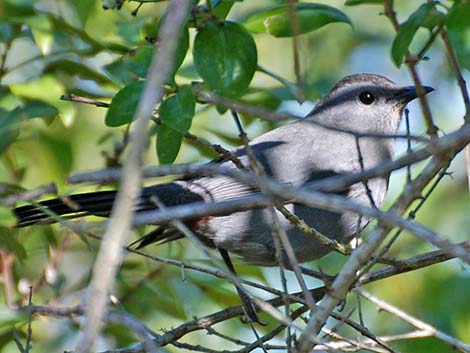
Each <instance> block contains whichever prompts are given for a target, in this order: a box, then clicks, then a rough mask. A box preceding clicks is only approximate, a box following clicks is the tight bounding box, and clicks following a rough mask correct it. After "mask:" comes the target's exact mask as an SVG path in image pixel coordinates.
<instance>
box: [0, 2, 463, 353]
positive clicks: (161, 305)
mask: <svg viewBox="0 0 470 353" xmlns="http://www.w3.org/2000/svg"><path fill="white" fill-rule="evenodd" d="M110 3H112V1H110ZM279 3H283V2H281V1H274V0H273V1H261V0H259V1H242V2H236V3H235V4H234V6H233V8H232V9H231V11H230V13H229V15H228V19H230V20H233V21H235V22H241V23H243V21H244V19H245V18H247V16H249V15H250V14H252V13H253V12H254V11H256V10H257V9H264V8H266V7H267V6H271V5H275V4H279ZM317 3H323V4H327V5H330V6H334V7H336V8H338V9H340V10H341V11H343V12H344V13H345V14H346V15H347V16H348V17H349V18H350V19H351V21H352V26H349V25H348V24H345V23H332V24H329V25H327V26H325V27H323V28H321V29H319V30H316V31H314V32H311V33H307V34H304V35H301V36H300V37H298V40H299V49H300V50H299V52H300V69H301V76H302V78H303V80H304V81H305V87H306V91H305V98H306V99H305V102H304V103H303V104H299V103H298V101H297V100H296V99H295V96H294V95H293V94H292V92H290V91H289V89H287V88H286V86H285V85H282V84H280V83H279V82H278V81H276V80H275V79H273V77H271V76H269V75H266V74H264V73H262V72H257V73H256V74H255V76H254V79H253V81H252V83H251V85H250V90H249V91H248V93H247V94H246V95H245V96H243V97H242V98H241V99H242V100H244V101H246V102H248V103H252V104H254V105H256V106H262V107H265V108H267V109H270V110H276V109H280V110H283V111H288V112H291V113H295V114H298V115H304V114H306V113H308V111H309V110H310V109H311V108H312V106H313V103H314V102H315V100H317V99H318V98H319V97H320V96H322V95H323V94H324V93H326V92H327V91H328V90H329V88H331V86H332V85H333V84H334V83H335V82H336V81H337V80H339V79H340V78H342V77H343V76H345V75H347V74H352V73H361V72H371V73H377V74H382V75H385V76H387V77H389V78H390V79H392V80H393V81H395V82H397V83H399V84H403V85H411V84H412V81H411V79H410V77H409V75H408V72H407V70H406V68H405V67H404V66H402V67H401V68H397V67H396V66H395V65H394V64H393V62H392V60H391V58H390V50H391V44H392V41H393V39H394V37H395V32H394V30H393V28H392V26H391V24H390V23H389V21H388V20H387V18H386V17H385V16H383V15H382V14H381V13H382V12H383V8H382V6H377V5H368V4H365V5H361V6H345V5H344V1H317ZM138 4H139V3H138V2H134V1H130V2H125V3H124V5H123V7H122V8H121V9H120V10H117V9H109V10H106V11H105V10H104V9H103V6H102V5H103V3H102V2H100V1H93V0H80V1H75V0H42V1H34V0H2V2H0V64H1V65H2V66H1V67H0V113H1V114H2V115H0V121H3V122H2V123H1V124H2V125H3V126H7V125H8V126H10V125H11V128H10V129H4V130H2V132H1V135H0V145H1V146H0V147H1V148H2V152H1V155H0V180H1V181H2V182H4V183H8V184H10V187H12V188H16V187H23V188H35V187H37V186H39V185H42V184H46V183H49V182H51V181H52V182H55V183H56V184H57V185H58V186H59V191H60V193H61V194H67V193H73V192H79V191H80V192H81V191H85V190H94V189H96V188H97V186H88V187H83V186H76V185H67V183H66V180H67V177H68V176H69V175H70V174H71V173H73V172H79V171H88V170H97V169H103V168H106V167H107V166H112V165H114V164H116V163H115V162H116V161H114V160H113V158H112V157H113V156H116V154H115V151H116V150H117V149H119V147H120V146H121V144H122V140H123V136H124V135H125V132H126V127H125V126H124V127H120V128H110V127H107V126H106V125H105V123H104V117H105V114H106V109H105V108H99V107H95V106H92V105H85V104H79V103H73V102H67V101H63V100H60V99H59V97H60V96H61V95H63V94H70V93H74V94H78V95H81V96H85V97H89V98H93V99H97V100H100V101H105V102H109V101H110V100H111V98H112V97H113V96H114V95H115V94H116V92H117V91H118V90H119V89H120V88H121V87H123V85H124V83H125V79H123V77H124V76H120V75H118V74H117V73H116V70H118V69H119V68H120V66H122V65H123V60H125V58H126V57H128V55H129V51H130V50H132V49H136V48H139V47H142V46H144V45H145V44H146V40H145V38H146V37H147V38H148V37H154V36H155V35H156V28H157V23H158V20H159V18H160V17H161V15H162V14H163V13H164V10H165V8H166V6H167V3H166V2H164V1H161V2H156V3H151V2H150V3H144V4H143V5H142V7H141V8H140V9H139V10H138V13H137V16H133V15H132V11H134V10H135V9H136V8H137V6H138ZM395 4H396V11H397V16H398V19H399V21H400V22H401V21H404V20H406V19H407V18H408V16H409V15H410V14H411V13H412V12H413V11H415V10H416V8H417V7H418V6H419V5H421V2H420V1H405V0H402V1H396V2H395ZM444 4H445V5H446V6H451V5H452V2H450V1H447V2H444ZM195 32H196V31H195V29H194V28H191V29H190V31H189V33H190V38H191V39H190V50H189V51H188V54H187V55H186V57H185V60H184V62H183V64H182V67H181V68H180V70H179V71H178V72H177V74H176V76H175V81H176V82H177V83H178V84H180V85H181V84H185V83H190V82H191V81H193V80H197V79H198V77H197V74H196V71H195V69H194V65H193V61H192V56H191V48H192V43H193V41H192V39H193V38H194V36H195ZM254 38H255V42H256V46H257V52H258V65H260V66H262V67H263V68H264V69H267V70H269V71H271V72H274V73H275V74H276V75H279V76H280V77H282V78H284V79H286V80H288V81H291V82H295V81H296V76H295V72H294V62H293V49H292V48H293V44H292V38H275V37H273V36H270V35H269V34H266V33H261V34H254ZM427 38H428V32H427V31H426V30H424V29H420V30H419V31H418V33H417V36H416V37H415V38H414V40H413V43H412V45H411V51H413V50H419V49H418V48H421V47H422V45H423V43H425V41H426V40H427ZM427 57H428V58H429V60H426V61H423V62H421V63H420V64H419V66H418V71H419V73H420V76H421V78H422V80H423V83H424V84H426V85H430V86H433V87H434V88H435V89H436V91H435V92H433V93H432V94H431V95H430V96H429V100H430V104H431V108H432V112H433V114H434V118H435V122H436V125H437V126H439V128H440V129H441V130H442V131H443V132H450V131H453V130H454V129H456V128H457V127H459V126H460V125H461V124H462V122H463V118H462V117H463V115H464V107H463V103H462V100H461V97H460V95H459V90H458V86H457V83H456V80H455V78H454V77H453V76H452V73H451V70H450V68H449V64H448V62H447V59H446V56H445V52H444V50H443V48H442V43H441V42H440V41H437V42H436V43H435V44H434V46H433V47H432V48H431V50H430V51H429V53H428V54H427ZM464 74H465V77H466V78H467V79H468V78H470V77H469V75H468V72H467V71H465V72H464ZM14 109H18V110H17V111H16V112H17V116H20V115H21V116H22V117H23V118H22V119H23V121H22V123H21V124H20V123H18V120H17V121H16V123H14V124H13V123H12V124H10V123H9V122H8V119H9V118H8V115H7V113H6V112H11V111H14ZM409 109H410V120H411V130H412V133H413V134H416V135H420V134H423V133H424V132H425V127H424V124H423V120H422V117H421V111H420V109H419V106H418V104H417V102H414V103H411V104H410V105H409ZM196 111H197V114H196V115H195V117H194V119H193V122H192V126H191V129H190V132H191V133H193V134H195V135H197V136H200V137H203V138H205V139H207V140H209V141H211V142H213V143H221V144H222V145H223V146H225V147H227V148H232V147H235V146H237V145H238V144H239V140H238V137H237V130H236V126H235V124H234V123H233V120H232V118H231V115H230V114H229V113H225V114H219V113H218V112H217V110H216V109H214V108H213V107H211V108H208V107H207V106H205V105H198V106H197V107H196ZM37 117H39V118H37ZM243 122H244V126H245V128H246V130H247V132H248V136H249V137H251V138H253V137H255V136H257V135H258V134H261V133H262V132H264V131H266V130H269V129H271V128H272V127H274V126H275V124H274V123H270V122H266V121H262V120H260V119H257V118H255V117H246V116H245V117H243ZM9 124H10V125H9ZM402 125H403V127H402V128H401V129H400V131H401V132H405V128H404V124H402ZM2 144H5V146H3V145H2ZM154 144H155V139H154V138H153V139H152V141H151V146H149V148H148V153H147V155H146V164H147V165H155V164H158V159H157V156H156V154H155V147H154ZM405 152H406V144H405V142H403V141H399V142H398V151H397V153H398V154H399V155H401V154H403V153H405ZM118 157H119V155H118ZM213 157H216V155H215V154H214V153H213V152H212V151H209V150H207V149H205V148H201V147H198V146H196V145H195V144H194V143H190V142H187V141H185V142H184V143H183V145H182V148H181V150H180V152H179V154H178V157H177V160H176V163H186V162H197V161H206V160H209V159H211V158H213ZM119 162H120V159H119V158H118V161H117V165H119ZM464 163H465V161H464V158H463V156H462V155H459V156H458V157H457V158H456V159H455V160H454V161H453V163H452V165H451V167H450V171H451V172H452V177H445V178H444V180H443V182H442V183H441V184H440V185H439V187H438V188H437V190H435V192H434V193H433V194H432V196H431V197H430V198H429V200H428V201H427V202H426V204H425V206H424V207H423V209H422V210H421V211H420V212H419V214H418V217H417V220H418V221H419V222H421V223H423V224H425V225H426V226H428V227H430V228H432V229H434V230H435V231H436V232H438V233H439V234H443V235H445V236H448V237H449V239H451V240H452V241H453V242H458V241H463V240H468V239H469V235H470V207H469V205H470V204H469V192H468V187H467V184H466V174H465V164H464ZM421 167H422V165H418V166H415V167H413V172H414V174H415V175H416V173H417V172H418V171H419V170H420V168H421ZM147 182H155V180H151V181H147ZM404 182H405V174H404V172H396V173H394V174H393V176H392V179H391V186H390V192H389V194H388V197H387V199H388V200H389V203H390V202H391V201H392V200H394V199H395V197H396V196H397V195H398V194H399V193H400V192H401V191H402V190H403V186H404ZM9 212H10V210H9V209H7V208H0V221H1V222H2V223H1V225H2V226H1V228H0V230H1V232H0V246H1V247H2V248H3V250H2V254H3V255H2V258H3V260H5V259H9V260H11V261H12V275H13V283H14V285H15V287H14V288H12V289H11V290H10V293H9V294H8V293H7V289H6V288H5V286H4V290H3V291H0V296H1V297H2V300H0V302H1V304H0V350H1V351H2V352H16V351H18V350H17V347H16V345H15V343H14V341H13V328H14V327H15V328H16V333H17V334H18V337H19V339H20V340H23V342H24V339H25V336H26V324H25V321H24V320H23V319H18V320H16V319H14V318H13V319H12V317H11V316H10V314H9V313H10V312H9V311H8V305H7V301H9V300H11V299H14V302H16V303H18V304H21V305H25V304H27V296H28V291H29V290H28V287H29V285H33V286H34V292H33V302H34V303H35V304H51V305H73V304H79V303H81V302H82V301H83V299H84V295H85V289H86V285H87V284H88V281H89V277H90V268H91V266H92V263H93V259H94V256H95V254H96V251H97V248H98V246H99V244H98V242H97V241H95V240H93V239H89V240H88V244H87V243H86V242H84V241H83V240H81V239H80V238H79V237H77V236H76V235H74V234H71V233H70V231H68V230H67V229H65V228H64V227H62V226H58V225H53V226H44V227H32V228H26V229H21V230H11V229H10V227H11V225H12V222H13V220H12V216H11V214H10V213H9ZM136 233H137V234H134V235H133V236H132V237H133V239H134V238H136V237H138V236H139V235H142V234H143V233H144V230H139V231H137V232H136ZM430 249H431V248H430V247H429V246H428V245H427V244H424V243H423V242H422V241H421V240H419V239H418V238H416V237H415V236H413V235H411V234H408V233H406V232H404V233H403V234H402V235H401V237H400V238H399V240H398V241H397V242H396V244H395V245H394V246H393V247H392V249H391V252H390V255H392V256H396V257H398V258H405V257H409V256H413V255H416V254H419V253H423V252H425V251H428V250H430ZM146 251H148V252H150V253H151V254H154V255H158V256H162V257H168V258H175V259H181V260H184V261H186V262H189V263H196V264H199V265H204V266H209V267H210V266H211V264H210V262H208V261H207V260H205V259H204V257H203V255H202V254H201V253H200V252H199V251H198V250H197V249H196V248H195V247H194V246H193V245H192V244H190V242H189V241H186V240H182V241H178V242H177V243H174V244H168V245H164V246H160V247H150V248H148V249H147V250H146ZM344 262H345V258H344V257H343V256H341V255H338V254H331V255H329V256H327V257H325V258H323V259H322V260H320V261H317V262H316V263H313V264H307V266H308V267H311V268H316V269H318V268H321V269H322V270H323V271H325V272H326V273H329V274H334V273H336V272H337V271H338V270H339V269H340V268H341V266H342V264H344ZM5 265H6V264H5V263H3V267H2V268H5ZM236 266H237V269H238V271H239V274H240V275H241V276H242V277H244V278H247V279H253V280H256V281H260V282H262V283H267V284H269V285H271V286H273V287H275V288H278V289H282V287H281V284H280V280H279V272H278V270H277V269H274V268H273V269H270V268H268V269H264V268H263V269H259V268H254V267H253V266H247V265H243V264H242V263H240V262H237V263H236ZM182 271H183V272H184V277H183V276H182ZM469 275H470V272H469V269H468V267H465V266H464V265H463V264H462V263H461V262H459V261H457V260H452V261H449V262H447V263H443V264H439V265H435V266H431V267H429V268H426V269H423V270H420V271H415V272H412V273H408V274H403V275H399V276H395V277H393V278H390V279H386V280H382V281H379V282H377V283H374V284H370V285H368V286H366V289H367V290H369V291H371V292H372V293H374V294H375V295H377V296H379V297H381V298H383V299H384V300H386V301H389V302H391V303H392V304H394V305H396V306H398V307H399V308H401V309H403V310H405V311H407V312H409V313H410V314H412V315H415V316H417V317H418V318H421V319H422V320H425V321H427V322H429V323H430V324H432V325H435V326H436V327H437V328H439V329H440V330H442V331H445V332H447V333H448V334H450V335H453V336H455V337H457V338H458V339H461V340H464V341H467V342H468V341H470V295H469V291H470V279H469ZM3 279H5V277H3ZM307 283H308V285H309V286H312V287H313V286H315V285H319V284H320V283H319V282H317V281H314V280H308V281H307ZM288 286H289V290H290V291H296V290H299V288H298V285H297V283H296V281H295V278H294V277H293V276H291V275H290V274H289V275H288ZM256 293H257V294H259V295H260V296H261V297H264V298H269V296H267V295H266V293H264V292H256ZM8 296H10V298H8ZM116 297H117V298H119V299H120V300H121V302H122V305H123V306H124V307H125V308H126V310H128V311H129V312H131V313H132V314H134V315H135V316H136V317H138V318H139V319H140V320H142V321H143V322H144V323H145V324H146V325H148V326H149V327H150V328H151V329H153V330H155V331H157V332H161V331H160V330H162V329H170V328H171V327H175V326H177V325H179V324H181V323H183V322H185V321H188V320H191V319H192V318H193V317H200V316H203V315H206V314H209V313H212V312H214V311H217V310H221V309H224V308H226V307H228V306H230V305H238V304H239V299H238V297H237V295H236V292H235V291H234V288H233V286H232V285H231V284H230V283H228V282H226V281H222V280H219V279H216V278H213V277H211V276H209V275H206V274H201V273H197V272H193V271H189V270H184V269H183V270H182V269H181V268H179V267H176V266H168V265H163V264H159V263H156V262H153V261H150V260H145V259H143V258H141V257H139V256H136V255H132V254H128V255H126V259H125V262H124V264H123V266H122V269H121V271H120V272H119V275H118V279H117V285H116ZM10 304H12V303H10ZM362 304H363V305H362V310H363V316H364V319H365V324H366V326H367V327H368V328H369V329H371V330H372V331H373V332H374V333H375V334H377V335H392V334H397V333H402V332H406V331H408V330H410V329H411V327H409V326H408V325H407V324H405V323H403V322H401V321H400V320H398V319H396V318H394V317H392V316H390V315H388V314H386V313H379V312H377V310H376V308H375V307H374V305H371V304H369V303H367V302H365V301H363V303H362ZM356 306H357V302H356V299H355V298H354V296H353V295H350V297H349V300H348V303H347V307H346V309H345V311H344V312H347V311H348V310H349V309H350V308H353V307H356ZM2 312H3V313H4V315H2V314H1V313H2ZM2 317H3V318H2ZM353 318H354V319H357V310H356V312H355V313H354V314H353ZM263 319H265V321H267V322H269V323H270V325H269V326H268V327H266V328H260V331H261V332H264V330H269V329H272V327H274V325H275V324H276V323H275V320H274V319H271V318H269V317H267V316H263ZM80 322H81V318H73V319H68V318H63V319H57V318H53V317H39V318H35V319H34V320H33V325H32V332H33V335H32V345H33V348H32V350H31V352H62V351H64V350H71V349H73V348H74V343H75V342H76V339H77V335H78V328H79V324H80ZM216 328H217V329H218V330H220V331H223V332H225V333H226V334H229V335H231V336H233V337H238V338H240V339H245V340H247V341H253V340H254V337H253V334H252V332H251V331H250V330H249V328H247V327H246V326H245V325H242V324H241V323H240V322H239V320H231V321H229V322H227V323H224V324H222V325H218V326H216ZM345 332H346V333H348V332H349V334H351V332H350V331H348V330H347V329H345ZM353 335H355V334H354V333H353ZM281 339H282V337H280V340H279V341H278V343H282V341H281ZM137 340H138V337H136V336H135V335H134V334H133V333H132V332H129V331H128V330H127V329H124V328H123V327H120V326H117V325H109V326H107V327H106V331H105V334H104V335H103V338H102V340H101V341H100V342H99V345H98V347H97V350H98V351H100V350H103V349H109V348H113V347H123V346H126V345H128V344H130V343H132V342H135V341H137ZM184 341H188V342H191V343H193V344H197V343H200V344H204V345H206V346H210V347H213V348H214V349H218V347H220V344H221V342H223V344H224V347H225V349H236V346H235V345H233V346H230V345H229V344H227V343H226V341H221V340H220V339H218V338H217V337H215V336H209V335H206V334H205V333H204V332H199V333H196V334H192V335H190V336H188V337H185V339H184ZM394 346H395V347H397V349H399V350H401V351H403V352H430V351H432V352H451V351H453V350H452V349H451V348H450V347H448V346H444V345H443V344H441V343H439V342H438V341H437V340H435V339H431V338H429V339H413V340H407V341H401V342H398V343H396V344H394ZM168 349H169V350H170V351H177V349H175V348H174V347H168Z"/></svg>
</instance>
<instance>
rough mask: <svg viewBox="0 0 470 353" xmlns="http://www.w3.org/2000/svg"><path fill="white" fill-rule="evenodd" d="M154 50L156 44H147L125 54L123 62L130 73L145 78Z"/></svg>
mask: <svg viewBox="0 0 470 353" xmlns="http://www.w3.org/2000/svg"><path fill="white" fill-rule="evenodd" d="M154 52H155V46H154V45H146V46H143V47H140V48H137V49H136V50H135V51H133V52H131V53H130V54H129V55H126V56H124V58H123V60H122V64H123V65H124V67H125V68H126V69H127V70H128V71H129V72H130V73H132V74H134V75H136V76H137V77H141V78H145V77H147V71H148V68H149V66H150V63H151V62H152V57H153V53H154Z"/></svg>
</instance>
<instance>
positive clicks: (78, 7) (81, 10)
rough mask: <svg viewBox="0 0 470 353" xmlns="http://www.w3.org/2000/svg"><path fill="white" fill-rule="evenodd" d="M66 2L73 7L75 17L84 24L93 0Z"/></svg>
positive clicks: (91, 9)
mask: <svg viewBox="0 0 470 353" xmlns="http://www.w3.org/2000/svg"><path fill="white" fill-rule="evenodd" d="M68 3H69V4H70V5H71V6H73V7H74V8H75V11H76V13H77V17H78V19H79V20H80V22H81V23H82V24H85V22H86V20H87V18H88V16H89V15H90V12H92V11H93V7H94V4H95V1H94V0H80V1H76V0H68Z"/></svg>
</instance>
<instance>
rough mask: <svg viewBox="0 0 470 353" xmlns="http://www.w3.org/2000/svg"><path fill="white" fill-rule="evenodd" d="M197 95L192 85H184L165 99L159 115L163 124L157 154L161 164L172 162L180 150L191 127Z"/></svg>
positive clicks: (158, 135) (158, 138) (159, 134)
mask: <svg viewBox="0 0 470 353" xmlns="http://www.w3.org/2000/svg"><path fill="white" fill-rule="evenodd" d="M195 106H196V97H195V96H194V93H193V91H192V89H191V87H190V86H182V87H181V88H180V90H179V91H178V93H177V94H175V95H174V96H171V97H169V98H167V99H166V100H164V101H163V102H162V104H161V105H160V109H159V116H160V119H161V120H162V123H163V124H162V126H160V128H159V129H158V132H157V156H158V160H159V161H160V164H168V163H172V162H173V161H174V160H175V159H176V157H177V155H178V152H179V149H180V147H181V143H182V141H183V135H184V134H185V133H186V132H187V131H188V130H189V128H190V127H191V122H192V119H193V116H194V111H195Z"/></svg>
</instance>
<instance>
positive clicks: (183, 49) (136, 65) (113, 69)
mask: <svg viewBox="0 0 470 353" xmlns="http://www.w3.org/2000/svg"><path fill="white" fill-rule="evenodd" d="M188 47H189V32H188V30H187V29H185V30H183V32H182V34H181V37H180V39H179V40H178V47H177V49H176V53H175V56H174V59H173V65H174V66H173V69H172V70H173V71H172V73H171V74H170V82H173V77H174V75H175V72H176V71H177V70H178V68H179V67H180V66H181V64H182V63H183V61H184V58H185V56H186V53H187V51H188ZM154 53H155V45H151V44H149V45H144V46H142V47H139V48H137V49H135V50H133V51H131V52H130V53H129V54H127V55H125V56H123V57H122V59H121V60H118V61H116V62H114V63H112V64H109V65H107V66H106V69H107V71H108V72H110V73H111V75H113V76H116V77H115V78H117V79H119V80H121V81H124V82H128V81H129V80H130V79H131V78H132V77H140V78H146V77H147V72H148V68H149V66H150V64H151V63H152V58H153V55H154ZM123 68H125V70H123ZM126 70H127V72H128V73H130V74H131V75H129V74H128V73H126V72H125V71H126Z"/></svg>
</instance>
